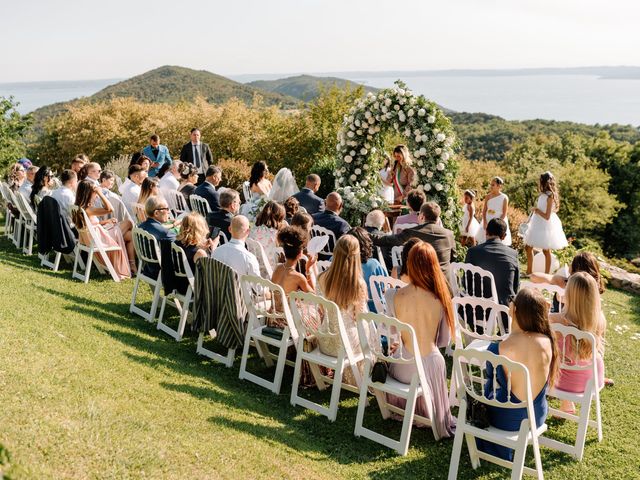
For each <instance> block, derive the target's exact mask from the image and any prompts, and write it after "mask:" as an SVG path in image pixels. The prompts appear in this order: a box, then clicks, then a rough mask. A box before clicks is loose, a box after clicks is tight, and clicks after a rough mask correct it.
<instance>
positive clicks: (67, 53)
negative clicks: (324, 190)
mask: <svg viewBox="0 0 640 480" xmlns="http://www.w3.org/2000/svg"><path fill="white" fill-rule="evenodd" d="M0 17H1V18H2V20H3V21H2V29H0V45H2V48H0V83H1V82H22V81H46V80H87V79H102V78H125V77H130V76H133V75H137V74H140V73H143V72H145V71H148V70H151V69H153V68H156V67H159V66H161V65H180V66H183V67H189V68H195V69H203V70H208V71H211V72H215V73H219V74H222V75H239V74H251V73H277V74H279V73H318V72H340V71H362V70H365V71H385V70H439V69H474V68H525V67H572V66H601V65H636V66H638V65H640V34H639V33H638V30H637V19H638V18H640V2H638V1H637V0H608V1H606V2H605V1H603V0H440V1H432V0H412V1H399V0H398V1H391V0H389V1H381V0H380V1H379V0H232V1H229V0H224V1H218V0H210V1H199V0H193V1H191V2H188V3H187V2H177V1H175V0H153V1H151V0H126V1H125V0H110V1H108V2H105V1H104V0H101V1H99V2H98V1H95V0H82V1H80V0H64V1H59V0H49V1H47V0H21V1H16V0H0Z"/></svg>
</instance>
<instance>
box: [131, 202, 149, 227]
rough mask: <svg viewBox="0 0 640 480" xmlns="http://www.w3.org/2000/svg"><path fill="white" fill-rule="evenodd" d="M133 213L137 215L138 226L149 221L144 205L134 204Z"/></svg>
mask: <svg viewBox="0 0 640 480" xmlns="http://www.w3.org/2000/svg"><path fill="white" fill-rule="evenodd" d="M132 206H133V211H134V213H135V214H136V224H140V223H142V222H144V221H145V220H146V219H147V212H145V211H144V205H142V204H141V203H134V204H133V205H132Z"/></svg>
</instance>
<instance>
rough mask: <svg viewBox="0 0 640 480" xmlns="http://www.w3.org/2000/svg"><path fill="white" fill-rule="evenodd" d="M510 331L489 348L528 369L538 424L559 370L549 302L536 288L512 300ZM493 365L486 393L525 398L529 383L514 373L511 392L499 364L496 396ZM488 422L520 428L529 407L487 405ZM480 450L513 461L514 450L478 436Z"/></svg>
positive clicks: (517, 399) (503, 427)
mask: <svg viewBox="0 0 640 480" xmlns="http://www.w3.org/2000/svg"><path fill="white" fill-rule="evenodd" d="M511 318H512V319H513V323H512V326H511V334H510V335H509V336H508V337H507V338H506V339H505V340H502V341H501V342H494V343H492V344H491V345H490V346H489V348H488V350H489V351H490V352H492V353H495V354H496V355H502V356H504V357H507V358H508V359H509V360H512V361H514V362H518V363H521V364H523V365H524V366H525V367H527V369H528V370H529V381H530V383H531V385H530V387H531V394H532V397H533V410H534V414H535V417H536V418H535V422H536V425H537V426H540V425H542V424H543V423H544V421H545V420H546V418H547V411H548V405H547V390H548V389H549V387H550V386H552V385H553V382H554V380H555V378H556V375H557V372H558V360H557V358H558V355H557V349H556V343H555V339H554V336H553V333H552V331H551V326H550V324H549V305H548V304H547V302H546V300H545V298H544V297H543V296H542V294H541V293H540V292H538V291H537V290H533V289H529V288H523V289H522V290H520V291H519V292H518V295H517V296H516V298H515V299H514V301H513V302H512V303H511ZM493 373H494V372H493V366H492V365H491V364H489V363H487V383H486V384H485V386H484V396H485V397H486V398H489V399H495V400H497V401H498V402H507V400H508V397H509V393H510V394H511V396H510V400H511V402H513V403H520V402H521V401H522V400H521V399H524V398H525V397H526V391H527V390H526V384H525V379H524V377H523V376H522V375H516V374H514V375H512V378H511V392H509V391H508V389H507V388H508V387H507V385H508V380H507V374H508V372H505V370H504V368H503V367H501V366H498V368H497V371H496V381H497V384H498V385H496V386H495V396H494V385H493ZM488 416H489V423H490V424H491V426H493V427H496V428H499V429H501V430H508V431H518V430H520V424H521V423H522V420H524V419H526V418H527V409H526V408H524V407H523V408H501V407H493V406H489V407H488ZM477 445H478V449H480V450H482V451H483V452H486V453H489V454H491V455H494V456H496V457H500V458H504V459H505V460H513V450H512V449H510V448H507V447H504V446H501V445H496V444H495V443H491V442H488V441H486V440H481V439H477Z"/></svg>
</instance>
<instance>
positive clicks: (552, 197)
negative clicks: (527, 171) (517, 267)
mask: <svg viewBox="0 0 640 480" xmlns="http://www.w3.org/2000/svg"><path fill="white" fill-rule="evenodd" d="M538 190H539V191H540V196H539V197H538V202H537V205H536V206H535V207H533V208H532V209H531V220H529V227H528V228H527V233H526V234H525V236H524V244H525V250H526V252H527V275H531V271H532V268H533V249H534V247H535V248H540V249H542V253H543V254H544V271H545V273H549V271H550V270H551V250H559V249H561V248H564V247H566V246H567V245H568V244H569V242H567V237H566V235H565V234H564V230H563V229H562V222H561V221H560V218H559V217H558V215H557V214H556V212H557V211H558V209H559V208H560V196H559V195H558V187H557V186H556V179H555V177H554V176H553V174H552V173H551V172H544V173H543V174H542V175H540V181H539V182H538Z"/></svg>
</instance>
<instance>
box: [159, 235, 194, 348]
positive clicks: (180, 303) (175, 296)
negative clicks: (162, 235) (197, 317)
mask: <svg viewBox="0 0 640 480" xmlns="http://www.w3.org/2000/svg"><path fill="white" fill-rule="evenodd" d="M171 262H172V263H173V274H174V275H175V276H176V277H177V278H182V279H185V280H186V281H187V291H186V292H185V293H180V292H179V291H178V290H176V289H174V290H173V291H172V292H169V293H167V292H165V296H164V297H163V298H162V306H161V307H160V315H159V316H158V325H157V327H158V330H162V331H163V332H165V333H167V334H169V335H170V336H171V337H173V338H175V339H176V340H177V341H178V342H179V341H180V340H182V335H184V327H185V325H186V324H187V315H188V314H189V308H190V306H191V303H192V302H193V281H194V277H193V272H192V271H191V267H190V266H189V262H188V261H187V256H186V255H185V253H184V250H182V248H180V247H179V246H178V245H176V244H175V243H172V244H171ZM158 278H160V277H158ZM167 300H171V301H172V302H173V304H174V305H175V307H176V310H178V314H179V315H180V320H179V321H178V328H177V329H175V330H174V329H173V328H171V327H170V326H169V325H167V324H166V323H164V309H165V307H166V305H167Z"/></svg>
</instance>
